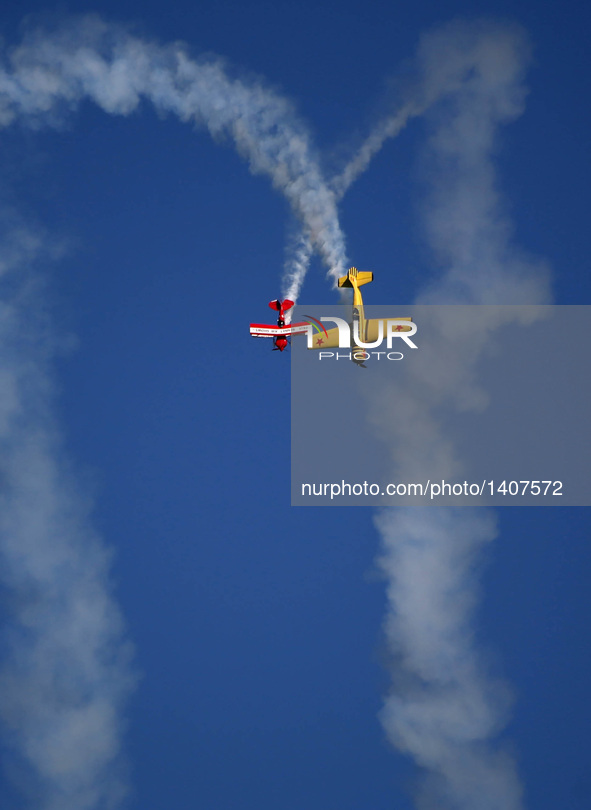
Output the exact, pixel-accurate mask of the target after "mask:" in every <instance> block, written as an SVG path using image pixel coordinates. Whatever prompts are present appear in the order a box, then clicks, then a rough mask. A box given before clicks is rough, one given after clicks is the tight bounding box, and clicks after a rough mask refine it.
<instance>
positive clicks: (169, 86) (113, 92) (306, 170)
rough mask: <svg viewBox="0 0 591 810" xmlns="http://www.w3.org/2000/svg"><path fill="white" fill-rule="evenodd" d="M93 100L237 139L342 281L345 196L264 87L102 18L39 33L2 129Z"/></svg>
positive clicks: (29, 46)
mask: <svg viewBox="0 0 591 810" xmlns="http://www.w3.org/2000/svg"><path fill="white" fill-rule="evenodd" d="M86 98H88V99H92V100H93V101H94V102H95V103H96V104H98V105H99V106H100V107H102V108H103V109H104V110H105V111H106V112H108V113H111V114H115V115H129V114H130V113H131V112H133V111H134V110H136V109H137V108H138V106H139V105H140V102H141V100H142V98H144V99H147V100H149V101H150V102H151V103H152V104H153V105H154V107H155V108H156V109H157V110H158V111H159V112H161V113H169V112H171V113H174V114H175V115H177V116H178V117H179V118H180V119H181V120H182V121H188V122H192V123H193V124H195V125H196V126H199V127H206V128H207V129H208V130H209V132H210V133H211V135H212V136H213V137H214V138H223V137H230V138H231V139H232V141H233V142H234V145H235V147H236V149H237V150H238V152H239V153H240V154H241V155H242V156H243V157H244V158H245V159H246V160H247V161H248V164H249V167H250V169H251V171H252V172H254V173H259V174H266V175H268V176H269V177H270V178H271V181H272V184H273V186H274V188H276V189H277V190H278V191H280V192H281V193H282V194H283V195H284V196H285V198H286V199H287V201H288V202H289V204H290V206H291V209H292V211H293V213H294V214H295V216H296V218H297V219H298V220H299V222H301V223H302V227H303V228H304V230H305V232H306V236H307V238H308V239H309V240H310V243H311V245H312V246H313V249H314V250H315V251H317V252H318V254H319V255H320V257H321V259H322V261H323V262H324V264H325V265H326V267H327V268H328V271H329V273H330V275H331V276H332V277H333V278H337V277H338V276H339V275H342V273H343V271H344V267H345V264H346V262H345V243H344V238H343V234H342V232H341V229H340V226H339V221H338V213H337V204H336V199H335V194H334V192H333V191H332V190H331V189H330V188H329V186H328V185H327V183H326V182H325V181H324V178H323V177H322V174H321V172H320V169H319V167H318V161H317V159H316V155H315V153H314V150H313V149H312V146H311V143H310V138H309V135H308V132H307V130H306V129H305V127H304V126H303V124H302V123H301V122H300V121H299V120H298V118H297V116H296V114H295V111H294V110H293V108H292V107H291V105H290V104H289V103H288V102H287V101H285V99H283V98H281V97H280V96H278V95H277V94H276V93H274V92H273V91H271V90H269V89H267V88H265V87H264V86H263V85H262V83H260V82H254V81H247V80H241V79H237V78H232V77H230V76H229V75H228V71H227V70H226V68H225V66H224V65H223V64H222V62H221V61H220V60H217V61H212V60H209V61H204V60H201V61H197V60H194V59H191V58H190V57H189V55H188V54H187V52H186V50H185V48H184V47H183V46H182V45H178V44H174V45H169V46H166V47H162V46H159V45H155V44H152V43H147V42H144V41H142V40H140V39H138V38H136V37H133V36H131V35H129V34H128V33H127V32H126V31H125V30H123V29H122V28H120V27H117V26H112V25H107V24H106V23H104V22H103V21H101V20H100V19H99V18H98V17H86V18H84V19H82V20H80V21H78V22H76V23H73V24H71V25H69V26H67V27H65V28H62V29H61V30H59V31H58V32H56V33H54V34H52V35H48V34H47V33H44V32H41V31H35V32H32V33H30V34H29V35H28V36H27V37H26V38H25V40H24V42H23V44H22V45H21V46H20V47H18V48H16V49H14V50H13V51H12V52H11V53H10V54H9V55H8V59H7V60H6V63H5V65H4V68H3V69H2V70H0V126H8V125H9V124H11V123H12V122H14V121H15V120H19V121H20V122H23V121H25V122H28V123H29V124H30V125H37V126H38V125H40V124H47V123H51V122H52V121H56V120H59V118H60V117H61V116H63V114H64V113H65V112H66V111H68V110H72V109H74V108H75V107H77V106H78V105H79V104H80V103H81V102H82V101H83V100H84V99H86ZM288 274H289V276H290V278H291V282H290V291H291V294H292V296H294V297H296V298H297V294H298V291H299V283H301V282H299V281H298V280H299V279H300V277H301V278H303V271H302V269H301V267H298V266H293V267H291V268H290V269H289V270H288Z"/></svg>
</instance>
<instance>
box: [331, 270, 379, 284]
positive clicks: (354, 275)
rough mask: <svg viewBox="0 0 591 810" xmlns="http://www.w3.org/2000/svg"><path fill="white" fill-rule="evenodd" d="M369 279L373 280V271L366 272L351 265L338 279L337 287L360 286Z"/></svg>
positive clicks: (367, 282)
mask: <svg viewBox="0 0 591 810" xmlns="http://www.w3.org/2000/svg"><path fill="white" fill-rule="evenodd" d="M353 279H355V282H353ZM370 281H373V273H366V272H363V271H361V270H358V269H357V268H356V267H351V268H350V269H349V272H348V273H347V275H346V276H343V277H342V278H340V279H339V287H361V285H362V284H369V282H370Z"/></svg>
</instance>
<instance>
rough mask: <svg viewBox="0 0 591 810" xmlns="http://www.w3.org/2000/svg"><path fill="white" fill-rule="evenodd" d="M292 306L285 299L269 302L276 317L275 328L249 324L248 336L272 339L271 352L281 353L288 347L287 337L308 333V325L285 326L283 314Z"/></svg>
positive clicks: (264, 324) (294, 324)
mask: <svg viewBox="0 0 591 810" xmlns="http://www.w3.org/2000/svg"><path fill="white" fill-rule="evenodd" d="M293 305H294V302H293V301H290V300H289V298H286V299H285V301H279V300H278V299H275V301H269V306H270V307H271V309H274V310H275V311H276V312H277V313H278V315H277V326H272V325H271V324H267V323H251V324H250V334H251V335H252V336H253V337H260V338H273V351H277V350H278V351H280V352H282V351H283V350H284V349H285V348H286V347H287V345H288V343H289V341H288V337H290V336H291V335H300V334H305V333H306V332H307V331H308V323H289V324H287V325H286V324H285V313H286V312H287V310H288V309H291V308H292V307H293Z"/></svg>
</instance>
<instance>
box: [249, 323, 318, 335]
mask: <svg viewBox="0 0 591 810" xmlns="http://www.w3.org/2000/svg"><path fill="white" fill-rule="evenodd" d="M307 331H308V324H307V323H290V324H288V325H287V326H272V325H271V324H269V323H251V324H250V334H251V335H252V336H253V337H262V338H266V337H270V338H272V337H277V336H283V337H289V336H290V335H299V334H302V333H304V334H305V333H306V332H307Z"/></svg>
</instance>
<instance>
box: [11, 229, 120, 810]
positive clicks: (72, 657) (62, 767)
mask: <svg viewBox="0 0 591 810" xmlns="http://www.w3.org/2000/svg"><path fill="white" fill-rule="evenodd" d="M2 225H3V228H2V231H3V233H2V248H1V250H0V293H1V297H0V560H1V565H0V581H1V583H2V589H3V595H4V600H5V604H6V606H7V608H8V626H7V627H6V628H5V629H4V631H3V634H2V647H3V657H2V658H3V660H2V666H1V668H0V718H1V719H2V723H3V725H4V733H3V735H2V739H3V742H4V747H5V749H6V748H8V750H9V752H10V755H11V758H13V759H15V760H16V764H17V771H18V772H19V773H20V774H21V777H20V779H19V780H18V781H19V782H20V784H19V787H20V788H21V789H22V790H23V792H24V793H25V794H27V795H28V797H29V799H30V801H31V805H32V806H33V807H35V808H40V810H91V809H93V808H96V807H99V806H100V807H112V806H113V805H114V804H115V803H118V800H119V799H121V798H122V797H123V795H124V794H125V791H126V780H125V774H124V773H122V772H121V770H122V769H121V742H122V731H123V730H122V721H121V718H120V707H121V704H122V702H123V701H124V700H125V698H126V696H127V694H128V693H129V690H130V689H131V688H132V685H133V676H132V674H131V670H130V665H129V658H130V650H129V645H128V644H127V643H126V642H125V640H124V638H123V628H122V621H121V617H120V615H119V612H118V609H117V607H116V605H115V602H114V600H113V598H112V596H111V586H110V583H109V554H108V552H107V550H106V549H105V547H104V546H103V545H102V543H101V541H100V540H99V539H98V538H97V537H96V536H95V535H94V533H93V531H92V529H91V528H90V525H89V520H88V514H87V513H88V503H87V499H86V497H85V496H84V495H83V494H82V493H80V491H79V488H78V487H77V486H76V485H75V483H74V480H73V477H72V474H71V472H70V471H69V470H68V467H67V464H66V462H65V460H64V459H63V451H62V447H61V443H60V437H59V434H58V431H57V429H56V425H55V423H54V420H53V418H52V400H53V398H54V392H53V388H52V383H51V376H52V367H51V366H52V349H51V345H52V343H54V342H55V341H53V339H52V335H51V330H50V328H49V327H48V323H47V319H46V317H45V315H44V310H43V306H42V303H41V302H42V289H41V286H42V285H40V280H39V276H38V275H37V274H36V271H35V269H34V267H35V265H36V263H37V262H38V261H39V260H42V259H44V258H47V257H46V256H45V255H44V254H45V253H46V246H45V245H44V241H43V239H42V238H41V237H39V236H38V235H36V234H34V233H33V232H32V231H31V230H30V229H29V228H27V227H25V226H23V225H22V223H20V222H18V221H15V219H14V217H11V218H10V219H9V221H8V222H3V223H2Z"/></svg>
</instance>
